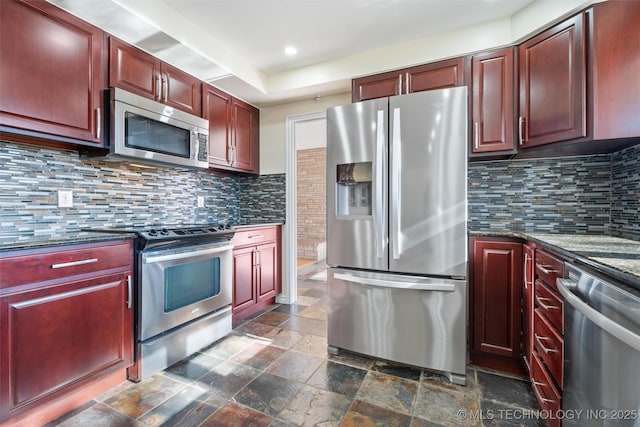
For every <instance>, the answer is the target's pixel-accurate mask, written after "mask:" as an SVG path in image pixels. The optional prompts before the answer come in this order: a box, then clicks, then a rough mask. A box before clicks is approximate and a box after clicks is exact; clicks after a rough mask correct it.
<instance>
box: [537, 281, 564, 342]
mask: <svg viewBox="0 0 640 427" xmlns="http://www.w3.org/2000/svg"><path fill="white" fill-rule="evenodd" d="M534 293H535V295H534V303H535V308H536V309H538V310H540V313H541V314H543V315H544V316H545V317H546V318H547V320H549V322H550V323H551V324H552V325H553V326H554V327H555V328H556V329H557V330H558V332H560V334H561V335H562V334H564V315H563V313H564V303H563V301H562V298H561V297H560V296H559V295H557V294H556V293H555V292H553V291H552V290H551V289H549V287H548V286H547V285H545V284H544V283H542V282H541V281H540V280H538V281H536V284H535V288H534Z"/></svg>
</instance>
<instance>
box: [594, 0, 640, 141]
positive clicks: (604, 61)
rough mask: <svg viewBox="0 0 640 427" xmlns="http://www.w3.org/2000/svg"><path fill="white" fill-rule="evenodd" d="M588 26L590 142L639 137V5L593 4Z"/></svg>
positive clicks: (632, 2) (611, 0)
mask: <svg viewBox="0 0 640 427" xmlns="http://www.w3.org/2000/svg"><path fill="white" fill-rule="evenodd" d="M586 16H587V22H588V26H589V31H588V33H589V40H590V43H589V55H588V58H589V66H590V70H591V71H592V72H591V74H590V75H589V76H588V77H589V88H590V91H589V92H588V93H589V94H590V95H591V99H590V103H589V107H590V108H591V112H592V115H593V120H592V126H593V138H594V139H611V138H632V137H638V136H640V120H639V119H638V117H639V115H640V113H639V112H640V60H639V57H640V31H638V23H639V22H640V2H639V1H615V0H610V1H606V2H604V3H596V4H594V5H593V8H591V9H589V10H587V13H586Z"/></svg>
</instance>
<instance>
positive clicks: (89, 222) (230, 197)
mask: <svg viewBox="0 0 640 427" xmlns="http://www.w3.org/2000/svg"><path fill="white" fill-rule="evenodd" d="M0 164H2V167H1V168H0V227H1V231H0V233H1V234H2V235H3V236H10V235H18V234H28V233H33V234H43V235H44V234H58V233H62V232H69V231H75V230H80V229H82V228H87V227H89V228H90V227H96V226H116V225H149V224H157V223H165V224H171V223H219V222H222V223H247V222H255V221H261V222H264V221H284V219H285V208H284V190H285V186H284V174H282V176H278V175H275V176H274V175H264V176H261V177H246V176H238V175H231V174H224V173H218V172H211V171H193V170H175V169H169V168H163V167H151V168H142V167H136V166H132V165H129V164H127V163H118V162H106V161H101V160H95V159H84V158H81V157H79V155H78V152H77V151H72V150H59V149H48V148H41V147H37V146H30V145H22V144H13V143H5V142H0ZM263 184H264V185H263ZM58 189H70V190H73V204H74V206H73V207H72V208H58V207H57V190H58ZM197 196H204V198H205V207H204V208H198V207H197V203H196V197H197ZM246 205H249V206H251V209H250V210H248V209H246V208H245V206H246ZM241 206H242V209H241Z"/></svg>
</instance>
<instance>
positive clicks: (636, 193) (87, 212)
mask: <svg viewBox="0 0 640 427" xmlns="http://www.w3.org/2000/svg"><path fill="white" fill-rule="evenodd" d="M0 162H1V164H2V168H0V234H1V235H4V236H9V235H15V234H25V233H26V234H28V233H35V234H58V233H62V232H69V231H74V230H79V229H81V228H85V227H91V226H98V225H99V226H105V225H119V224H122V225H125V224H136V225H149V224H155V223H207V222H231V223H252V222H275V221H284V220H285V174H275V175H261V176H254V175H250V176H244V175H232V174H226V173H220V172H212V171H194V170H175V169H170V168H161V167H151V168H142V167H135V166H132V165H130V164H127V163H114V162H106V161H101V160H94V159H92V160H88V159H84V158H80V157H79V156H78V153H77V152H76V151H73V150H60V149H52V148H43V147H38V146H32V145H24V144H14V143H7V142H1V141H0ZM468 170H469V172H468V174H469V175H468V179H469V187H468V189H469V190H468V195H469V227H470V228H471V229H482V230H497V231H500V230H525V231H538V232H554V233H566V232H577V233H605V234H606V233H610V234H613V235H616V236H620V237H626V238H631V239H635V240H640V219H639V218H638V217H639V215H638V212H639V210H640V145H639V146H636V147H632V148H629V149H626V150H623V151H620V152H618V153H614V154H611V155H596V156H583V157H568V158H563V159H559V158H557V159H535V160H507V161H491V162H474V163H470V164H469V168H468ZM58 189H68V190H72V191H73V203H74V205H73V207H72V208H58V207H57V190H58ZM197 196H203V197H204V198H205V207H204V208H198V207H197V203H196V199H197Z"/></svg>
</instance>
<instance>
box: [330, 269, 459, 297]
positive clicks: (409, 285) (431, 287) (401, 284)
mask: <svg viewBox="0 0 640 427" xmlns="http://www.w3.org/2000/svg"><path fill="white" fill-rule="evenodd" d="M333 277H334V278H335V279H338V280H344V281H345V282H352V283H359V284H361V285H369V286H377V287H380V288H394V289H408V290H415V291H435V292H454V291H455V290H456V286H455V285H453V284H450V283H420V282H418V281H414V280H408V281H406V282H405V281H389V280H381V279H373V278H370V277H360V276H354V275H352V274H343V273H335V274H334V275H333Z"/></svg>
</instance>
